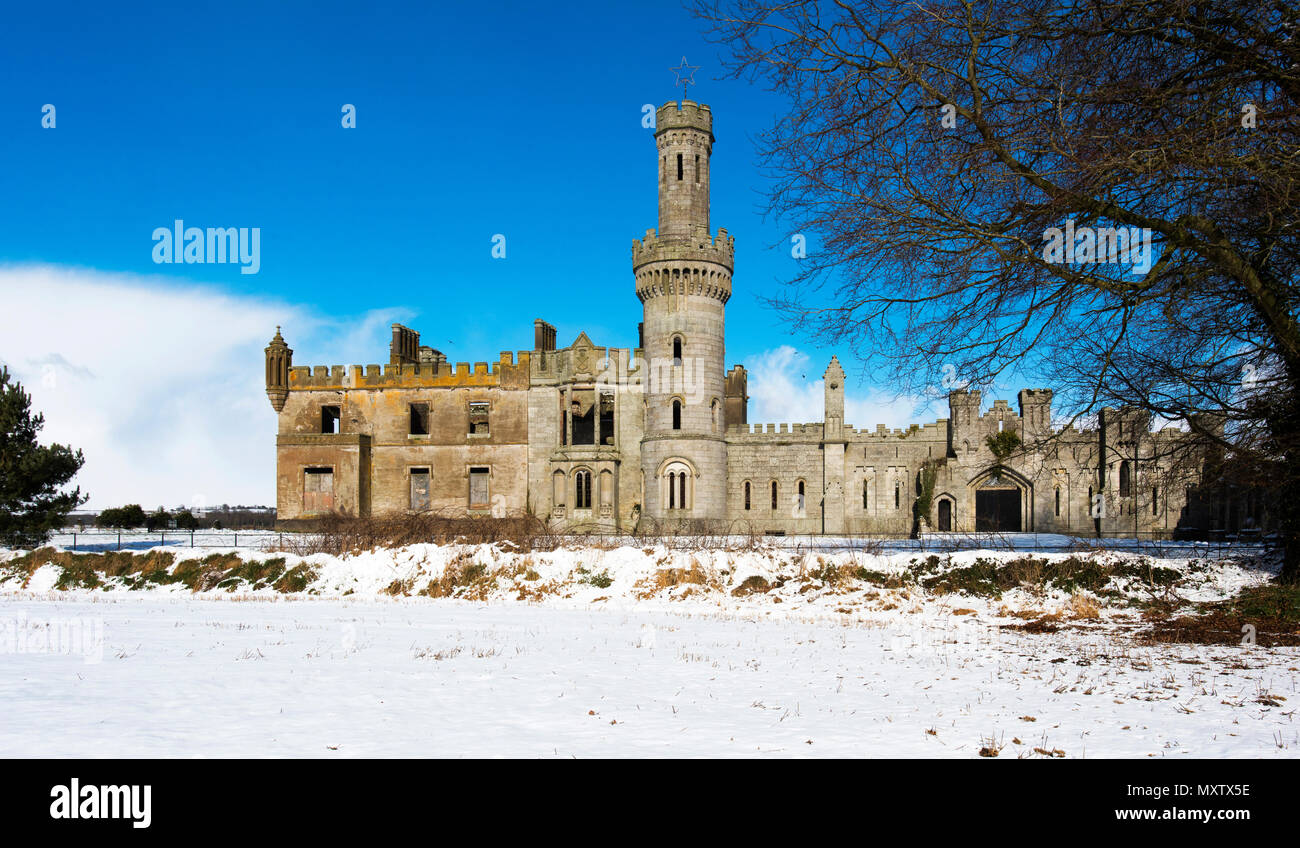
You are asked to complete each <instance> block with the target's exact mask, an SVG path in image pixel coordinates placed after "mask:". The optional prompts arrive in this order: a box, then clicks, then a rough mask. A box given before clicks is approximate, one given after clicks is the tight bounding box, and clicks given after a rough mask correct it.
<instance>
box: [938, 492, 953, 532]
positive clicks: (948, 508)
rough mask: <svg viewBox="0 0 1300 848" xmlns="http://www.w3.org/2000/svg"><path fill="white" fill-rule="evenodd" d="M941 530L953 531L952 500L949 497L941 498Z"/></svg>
mask: <svg viewBox="0 0 1300 848" xmlns="http://www.w3.org/2000/svg"><path fill="white" fill-rule="evenodd" d="M939 530H940V531H941V532H944V533H950V532H952V501H950V500H948V499H947V498H940V499H939Z"/></svg>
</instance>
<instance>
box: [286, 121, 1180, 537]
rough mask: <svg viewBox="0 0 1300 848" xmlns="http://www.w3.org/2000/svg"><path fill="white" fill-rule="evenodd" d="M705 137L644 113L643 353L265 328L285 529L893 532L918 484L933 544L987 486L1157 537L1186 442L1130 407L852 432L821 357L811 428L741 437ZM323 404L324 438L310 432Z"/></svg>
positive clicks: (1061, 518)
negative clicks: (1010, 441) (486, 525)
mask: <svg viewBox="0 0 1300 848" xmlns="http://www.w3.org/2000/svg"><path fill="white" fill-rule="evenodd" d="M713 143H714V136H713V115H712V112H711V110H710V109H709V107H708V106H704V105H702V104H697V103H694V102H692V101H689V100H688V101H684V102H683V103H682V104H680V105H679V104H677V103H668V104H665V105H664V106H662V107H660V108H659V110H658V112H657V125H656V132H655V149H656V159H657V170H658V194H659V221H658V224H659V226H658V229H657V230H649V231H648V232H647V233H646V235H645V236H644V237H643V238H640V239H636V240H634V241H633V248H632V272H633V280H634V291H635V294H636V296H637V297H638V298H639V299H640V300H641V302H642V306H643V315H644V318H643V322H642V325H641V337H640V342H639V345H640V346H639V347H636V348H614V347H604V346H599V345H596V344H594V343H593V342H592V340H591V339H589V338H588V337H587V335H586V334H585V333H584V334H581V335H579V337H578V338H577V339H575V340H574V341H573V342H572V343H571V344H569V345H568V346H567V347H563V348H559V349H557V346H556V332H555V327H554V326H552V325H551V324H548V323H547V322H545V321H542V320H541V319H538V320H537V321H535V322H534V327H533V341H534V347H533V349H532V350H527V351H521V352H519V353H518V354H517V355H516V354H514V353H512V352H510V351H506V352H503V353H501V354H500V357H499V359H498V360H497V361H496V362H493V363H491V364H489V363H486V362H476V363H474V364H473V365H471V364H470V363H468V362H461V363H453V362H450V361H448V360H447V357H446V356H445V355H444V354H443V353H442V352H441V351H438V350H434V349H432V348H430V347H427V346H421V345H420V336H419V333H417V332H416V331H415V330H412V329H410V328H408V327H403V326H401V325H396V324H395V325H393V338H392V343H391V344H390V348H389V357H388V362H387V363H386V364H384V365H382V366H381V365H367V366H365V367H364V368H363V367H362V366H356V365H354V366H347V367H345V366H341V365H335V366H330V367H326V366H318V367H316V368H314V369H313V368H306V367H294V366H293V364H292V357H293V351H292V350H290V349H289V347H288V345H287V344H286V343H285V341H284V339H283V338H282V336H281V335H280V332H279V329H278V328H277V331H276V335H275V337H274V338H273V339H272V341H271V343H270V345H269V346H268V347H267V348H266V388H267V396H268V398H269V399H270V400H271V403H272V406H273V407H274V408H275V409H276V411H277V413H278V414H279V434H278V437H277V487H276V491H277V501H278V508H279V513H278V514H279V517H280V519H282V520H285V521H294V520H299V519H304V518H310V517H312V516H313V515H319V514H320V513H321V512H322V511H323V510H322V508H321V507H322V504H328V506H329V507H330V508H332V509H335V510H339V511H342V512H347V513H351V514H358V515H372V514H380V513H394V512H396V513H401V512H406V511H410V510H412V509H415V508H418V509H426V508H427V509H429V510H433V511H436V512H440V513H445V514H458V515H464V514H467V513H469V514H474V513H485V514H498V515H519V514H525V513H531V514H533V515H536V516H538V517H539V518H541V519H543V520H545V521H547V522H548V523H550V524H552V525H553V526H555V527H557V528H570V529H578V530H581V529H592V530H601V531H614V530H632V529H634V528H635V527H636V526H637V524H638V522H641V524H642V526H643V527H644V526H646V525H653V526H656V527H671V526H673V525H674V524H691V525H695V526H699V527H713V528H719V529H721V528H729V529H732V530H737V531H746V530H752V531H757V532H778V533H820V532H827V533H900V534H901V533H907V532H909V531H910V530H911V529H912V526H913V522H914V517H913V504H914V502H915V501H916V499H917V496H918V494H920V491H919V488H918V487H920V486H921V485H922V481H923V476H924V475H923V472H924V471H925V470H926V469H927V468H931V469H933V473H934V479H935V482H934V486H933V493H932V494H933V497H932V501H931V507H930V513H929V515H928V516H927V517H926V522H927V524H928V526H929V527H930V528H937V529H943V528H942V527H941V516H945V517H946V520H947V521H948V522H949V526H950V529H953V530H974V529H976V527H977V517H979V516H977V504H978V503H979V501H980V496H979V495H978V493H979V492H980V491H982V490H987V491H1001V492H1004V493H1014V494H1013V495H1011V498H1012V500H1015V502H1016V503H1018V504H1019V514H1018V515H1015V510H1014V509H1013V508H1012V507H1006V509H1007V510H1008V512H1007V513H1006V514H1002V513H999V517H1001V518H1007V517H1008V516H1010V518H1014V519H1016V521H1015V523H1016V524H1017V526H1018V527H1019V529H1023V530H1037V531H1041V532H1072V533H1092V532H1094V531H1095V530H1097V529H1100V530H1102V531H1103V532H1131V531H1133V530H1134V529H1136V530H1138V531H1140V532H1144V533H1155V534H1168V533H1170V532H1171V531H1172V530H1173V528H1174V527H1175V526H1176V525H1177V523H1178V520H1179V516H1180V514H1181V513H1182V511H1183V507H1184V499H1185V491H1186V486H1187V485H1188V484H1189V483H1191V482H1193V481H1192V480H1191V479H1190V478H1189V476H1188V474H1189V472H1187V471H1180V470H1179V469H1178V468H1176V467H1175V466H1174V464H1173V460H1172V456H1171V454H1172V451H1171V450H1170V449H1171V448H1172V447H1173V446H1175V445H1176V444H1178V443H1179V440H1180V439H1184V438H1185V436H1184V435H1182V434H1180V433H1178V432H1175V431H1172V430H1166V431H1162V432H1160V433H1151V432H1150V431H1149V428H1150V421H1149V420H1148V419H1147V418H1144V417H1143V416H1141V415H1140V414H1138V413H1136V412H1134V411H1131V410H1120V411H1116V410H1107V411H1105V412H1104V413H1103V414H1102V416H1101V421H1100V426H1099V427H1098V429H1096V430H1091V431H1078V430H1072V429H1070V430H1065V431H1059V432H1057V431H1053V429H1052V423H1051V403H1052V392H1051V391H1050V390H1046V389H1026V390H1024V391H1022V392H1020V394H1019V412H1018V413H1017V412H1014V411H1012V410H1011V408H1010V407H1009V405H1008V404H1007V402H1006V401H1002V400H999V401H995V402H994V403H993V405H992V407H991V408H990V409H988V410H987V411H985V410H983V407H982V398H981V396H980V393H979V392H975V391H971V392H966V391H955V392H952V393H951V394H950V395H949V417H948V418H946V419H940V420H938V421H935V422H933V423H930V424H926V425H924V426H919V427H916V426H914V427H912V428H910V429H909V430H906V431H899V430H892V431H891V430H887V429H886V428H884V427H883V426H881V427H877V428H876V429H874V430H866V429H864V430H858V429H856V428H854V427H853V426H851V422H848V421H846V420H845V373H844V369H843V368H842V367H841V365H840V363H839V361H838V359H835V358H834V357H832V359H831V362H830V364H829V365H828V367H827V369H826V372H825V374H824V375H823V379H824V381H825V413H824V420H823V421H822V422H816V423H808V424H795V425H786V424H781V425H779V426H777V425H773V424H766V425H764V424H755V425H750V424H749V423H748V410H747V402H748V388H747V375H746V373H745V370H744V368H743V367H741V366H734V367H733V368H732V369H731V371H730V372H728V371H727V370H726V364H725V363H726V344H725V341H726V304H727V301H728V299H729V298H730V297H731V287H732V273H733V270H734V266H735V240H734V239H733V238H732V237H731V236H729V235H728V234H727V231H726V230H725V229H719V230H718V231H717V233H716V234H713V233H712V232H711V230H710V217H709V206H710V203H709V174H710V160H711V157H712V153H713ZM679 162H680V168H679ZM674 405H676V406H677V410H676V412H675V411H674ZM413 406H415V407H417V408H418V411H417V413H414V414H413V412H412V407H413ZM327 408H328V410H329V411H328V412H325V413H323V412H322V410H323V409H327ZM334 408H337V420H338V431H337V432H328V433H326V432H322V430H323V429H325V427H324V426H323V425H324V424H325V422H326V421H327V420H329V421H332V420H333V416H334V413H333V410H334ZM1008 430H1009V431H1012V432H1015V433H1017V434H1018V435H1019V436H1020V437H1021V438H1022V439H1023V440H1024V441H1025V442H1026V443H1032V444H1034V445H1035V447H1034V448H1033V449H1032V450H1030V451H1029V452H1021V453H1017V454H1015V455H1012V456H1010V457H1008V458H1006V459H1004V460H1000V459H999V458H998V457H996V456H994V454H993V452H992V450H991V449H990V446H989V444H988V441H989V438H990V437H991V436H993V435H995V434H997V433H999V432H1003V431H1008ZM420 431H422V432H420ZM1049 437H1052V438H1049ZM1125 462H1128V463H1135V464H1136V470H1134V466H1133V465H1130V466H1129V470H1128V471H1127V472H1124V473H1125V474H1126V475H1128V476H1127V479H1128V489H1127V494H1125V495H1123V496H1121V492H1120V474H1121V472H1120V468H1121V465H1122V464H1123V463H1125ZM413 472H414V473H415V474H416V475H417V479H418V480H419V482H420V484H421V487H422V486H423V482H424V480H425V479H427V480H428V484H427V488H428V494H427V498H426V497H424V496H423V494H422V492H423V488H421V489H420V492H421V495H420V496H419V497H417V496H416V495H414V494H413V491H412V489H413V487H412V474H413ZM325 474H327V475H328V477H325V476H323V475H325ZM426 474H427V478H426V477H425V476H424V475H426ZM480 475H483V476H480ZM326 483H328V485H330V486H331V487H332V491H330V492H327V493H322V492H321V491H320V489H321V488H322V486H324V485H325V484H326ZM990 484H993V485H990ZM773 485H775V487H776V495H775V503H774V502H773V493H772V492H773V490H772V487H773ZM800 487H802V493H801V490H800ZM747 490H748V496H746V491H747ZM1097 495H1100V496H1101V498H1100V501H1094V496H1097ZM1017 499H1018V500H1017ZM988 502H989V499H988V498H986V499H985V503H986V504H987V503H988ZM1007 503H1010V501H1008V502H1007ZM1097 504H1100V508H1101V514H1100V516H1098V517H1094V514H1093V510H1094V508H1095V507H1096V506H1097ZM985 509H986V512H985V513H984V514H983V517H984V518H988V516H989V515H990V513H989V512H988V511H987V510H988V507H986V508H985Z"/></svg>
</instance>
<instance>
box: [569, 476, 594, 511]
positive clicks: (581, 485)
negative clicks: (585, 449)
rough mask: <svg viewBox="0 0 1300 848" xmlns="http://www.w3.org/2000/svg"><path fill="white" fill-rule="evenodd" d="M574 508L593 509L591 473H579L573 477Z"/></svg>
mask: <svg viewBox="0 0 1300 848" xmlns="http://www.w3.org/2000/svg"><path fill="white" fill-rule="evenodd" d="M573 506H574V508H575V509H591V472H590V471H579V472H577V473H576V474H574V475H573Z"/></svg>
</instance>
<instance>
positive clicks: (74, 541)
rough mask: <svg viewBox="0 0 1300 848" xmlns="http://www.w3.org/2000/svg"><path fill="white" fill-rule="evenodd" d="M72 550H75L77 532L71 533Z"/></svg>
mask: <svg viewBox="0 0 1300 848" xmlns="http://www.w3.org/2000/svg"><path fill="white" fill-rule="evenodd" d="M72 550H73V552H74V553H75V552H76V550H77V534H76V533H73V534H72Z"/></svg>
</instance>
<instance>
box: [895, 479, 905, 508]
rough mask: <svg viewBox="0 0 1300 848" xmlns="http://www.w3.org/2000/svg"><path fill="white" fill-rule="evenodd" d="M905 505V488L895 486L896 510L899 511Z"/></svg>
mask: <svg viewBox="0 0 1300 848" xmlns="http://www.w3.org/2000/svg"><path fill="white" fill-rule="evenodd" d="M902 505H903V487H902V486H900V485H898V484H897V483H895V484H894V509H899V508H900V507H902Z"/></svg>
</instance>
